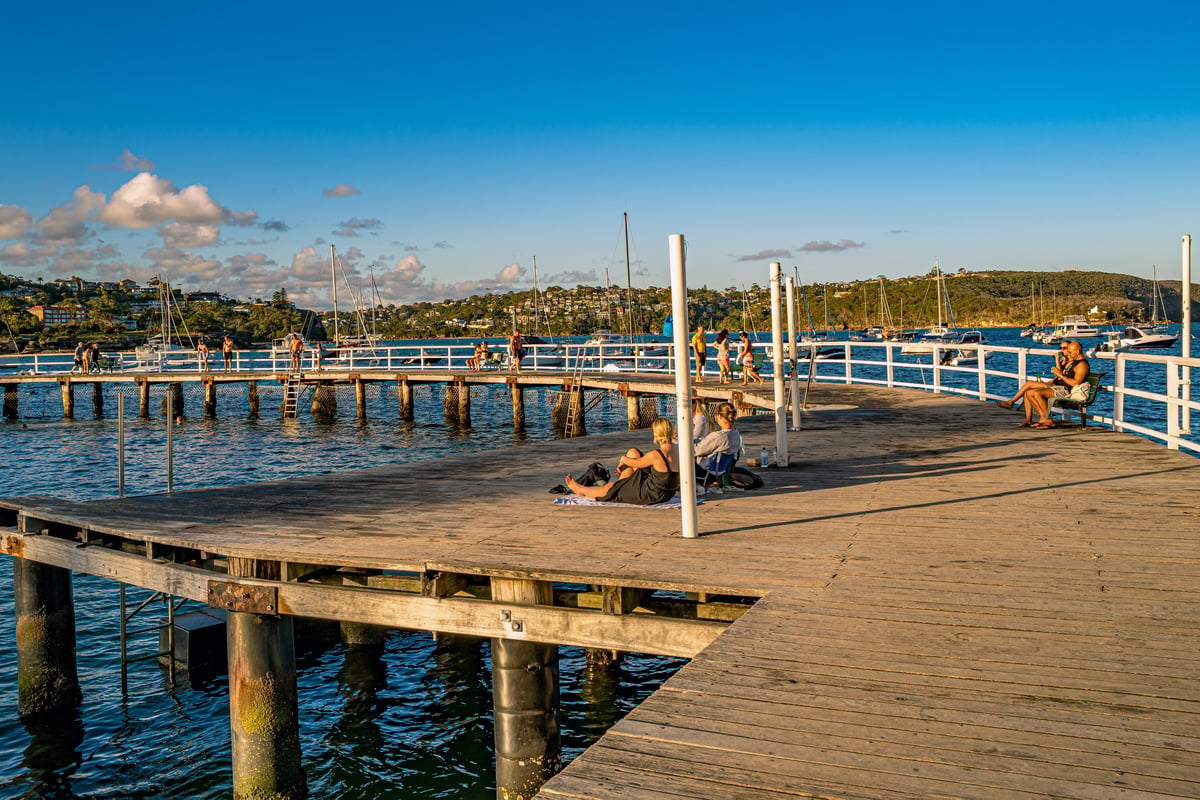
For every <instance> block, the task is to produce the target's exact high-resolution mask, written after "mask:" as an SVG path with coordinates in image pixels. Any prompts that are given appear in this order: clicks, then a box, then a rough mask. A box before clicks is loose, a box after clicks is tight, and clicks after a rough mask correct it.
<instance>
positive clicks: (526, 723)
mask: <svg viewBox="0 0 1200 800" xmlns="http://www.w3.org/2000/svg"><path fill="white" fill-rule="evenodd" d="M553 600H554V597H553V591H552V587H551V584H549V583H546V582H544V581H520V580H509V579H505V578H492V601H493V602H501V603H511V604H513V605H514V606H521V605H550V604H552V603H553ZM512 615H513V619H512V621H511V622H510V624H511V625H513V626H514V630H518V629H519V626H520V625H521V622H520V620H519V619H518V617H519V615H520V612H519V610H515V609H514V610H513V612H512ZM558 702H559V701H558V647H557V646H556V645H552V644H540V643H535V642H524V641H519V640H516V639H492V705H493V710H494V715H495V738H496V797H497V798H498V799H499V800H529V798H532V797H533V796H534V795H535V794H537V792H538V790H539V789H540V788H541V786H542V784H543V783H545V782H546V781H547V780H548V779H549V778H550V777H551V776H552V775H554V773H556V772H557V771H558V769H559V766H560V758H561V750H562V743H561V737H560V734H559V727H558Z"/></svg>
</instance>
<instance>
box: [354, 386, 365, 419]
mask: <svg viewBox="0 0 1200 800" xmlns="http://www.w3.org/2000/svg"><path fill="white" fill-rule="evenodd" d="M354 406H355V409H356V410H357V412H358V420H359V422H365V421H366V419H367V382H366V381H364V380H363V379H362V378H355V379H354Z"/></svg>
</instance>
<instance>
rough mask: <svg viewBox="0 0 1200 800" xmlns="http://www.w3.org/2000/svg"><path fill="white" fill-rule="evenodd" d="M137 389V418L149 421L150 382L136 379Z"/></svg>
mask: <svg viewBox="0 0 1200 800" xmlns="http://www.w3.org/2000/svg"><path fill="white" fill-rule="evenodd" d="M136 380H137V387H138V417H139V418H141V419H150V381H148V380H146V379H145V378H137V379H136Z"/></svg>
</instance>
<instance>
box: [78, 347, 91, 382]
mask: <svg viewBox="0 0 1200 800" xmlns="http://www.w3.org/2000/svg"><path fill="white" fill-rule="evenodd" d="M79 348H80V350H81V351H82V352H81V355H80V357H81V358H82V359H83V363H82V364H81V366H80V369H81V370H82V372H83V374H84V375H87V374H88V373H89V372H91V371H92V348H91V347H90V346H87V345H84V343H83V342H80V343H79Z"/></svg>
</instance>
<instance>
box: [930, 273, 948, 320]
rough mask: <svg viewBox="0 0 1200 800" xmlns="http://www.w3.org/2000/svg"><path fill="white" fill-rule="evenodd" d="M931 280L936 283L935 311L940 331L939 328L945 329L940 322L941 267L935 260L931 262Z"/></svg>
mask: <svg viewBox="0 0 1200 800" xmlns="http://www.w3.org/2000/svg"><path fill="white" fill-rule="evenodd" d="M933 279H934V280H935V281H937V309H938V322H937V326H938V328H939V329H940V328H945V327H946V326H945V324H944V323H943V322H942V266H941V262H940V261H939V260H938V259H936V258H935V259H934V260H933ZM938 332H939V333H941V332H943V331H941V330H939V331H938Z"/></svg>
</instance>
